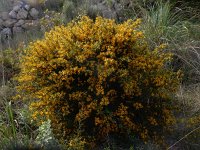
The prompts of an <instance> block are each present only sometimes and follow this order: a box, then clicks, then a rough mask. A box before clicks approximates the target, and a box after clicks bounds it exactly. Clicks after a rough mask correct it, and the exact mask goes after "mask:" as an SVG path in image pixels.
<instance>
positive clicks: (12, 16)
mask: <svg viewBox="0 0 200 150" xmlns="http://www.w3.org/2000/svg"><path fill="white" fill-rule="evenodd" d="M9 16H10V17H11V18H13V19H16V18H17V13H16V12H15V11H14V10H12V11H11V12H10V13H9Z"/></svg>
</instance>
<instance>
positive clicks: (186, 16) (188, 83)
mask: <svg viewBox="0 0 200 150" xmlns="http://www.w3.org/2000/svg"><path fill="white" fill-rule="evenodd" d="M95 2H96V1H91V0H82V1H75V0H60V1H56V3H55V1H52V0H48V1H46V2H45V3H43V4H42V5H40V6H39V7H40V8H41V10H43V14H44V16H45V15H48V16H49V17H43V18H41V30H40V31H38V30H32V31H27V32H24V33H22V34H20V35H18V37H14V38H13V39H9V40H8V41H7V43H8V44H6V45H5V44H3V43H0V50H1V53H0V62H1V66H0V82H1V88H0V111H1V115H0V149H17V148H18V149H20V148H21V149H22V148H27V147H28V148H29V149H31V148H33V149H34V148H35V149H41V148H43V149H51V148H52V149H55V148H56V149H84V146H85V144H86V142H88V140H87V139H85V138H84V136H83V134H82V133H83V131H82V129H84V128H82V124H79V125H78V124H77V125H76V132H74V134H73V135H72V136H70V137H69V139H68V140H67V141H65V140H59V138H58V136H57V135H56V134H53V133H55V132H53V129H54V128H53V127H54V126H52V125H53V124H54V123H52V121H53V120H51V119H50V120H48V119H47V120H46V121H44V122H43V123H39V124H38V122H35V121H34V119H33V117H32V116H31V113H30V111H29V105H30V103H29V102H31V101H33V100H34V99H30V97H29V99H28V101H27V102H24V101H22V99H23V98H24V96H27V94H26V95H25V93H24V91H22V92H21V93H20V95H18V94H19V93H18V94H16V93H17V92H16V86H17V85H18V82H17V81H16V80H14V79H13V77H14V76H15V75H17V74H18V73H19V72H20V65H19V64H20V62H21V61H22V56H23V55H24V53H25V50H29V49H30V48H27V46H28V45H29V44H28V43H29V42H30V41H32V42H34V41H36V40H37V39H41V38H43V37H44V32H48V31H50V30H51V29H52V28H54V26H56V25H62V24H67V23H69V22H70V21H71V20H72V19H76V20H78V18H80V16H83V15H87V16H90V17H91V18H93V19H94V18H95V17H96V16H98V15H102V12H101V9H98V8H97V7H95V5H94V3H95ZM106 2H107V3H106V4H107V5H108V6H111V4H112V1H106ZM120 2H121V4H128V5H122V6H123V7H122V9H121V11H120V14H121V16H120V17H119V16H118V17H116V18H113V19H115V20H116V22H118V23H122V22H123V21H126V20H127V19H136V18H141V20H142V23H141V25H140V26H139V28H138V30H140V31H142V32H143V33H144V40H145V41H146V42H147V44H148V46H149V49H151V50H152V49H154V48H155V47H158V46H159V45H161V44H162V43H165V44H167V47H166V48H165V52H167V53H168V52H171V53H173V54H174V55H173V61H171V62H169V61H168V63H165V67H166V68H168V69H170V70H172V71H174V72H177V71H178V70H179V69H181V70H182V72H183V80H182V82H181V84H180V85H179V87H178V90H177V92H176V93H175V94H171V93H168V94H170V97H171V98H172V99H173V100H172V101H171V103H170V104H169V108H170V110H173V111H172V112H173V115H174V116H175V118H176V123H175V124H173V125H171V126H170V127H171V128H173V129H174V130H173V131H172V132H171V133H170V134H164V135H163V136H164V138H165V141H164V142H165V143H166V147H167V148H168V149H174V148H178V149H186V150H189V149H199V148H200V143H199V139H200V110H199V108H200V107H199V106H200V94H199V93H200V43H199V41H200V12H199V7H200V5H199V2H198V0H196V1H195V0H194V2H193V3H191V1H187V0H184V1H178V2H177V1H175V0H174V1H172V0H171V1H167V0H165V1H164V0H163V1H156V2H155V1H151V0H144V1H140V0H123V1H120ZM10 6H11V1H5V0H0V11H5V10H8V9H9V8H10ZM47 8H48V11H47V10H46V9H47ZM55 16H56V17H55ZM63 30H64V29H63ZM52 32H53V31H52ZM61 35H62V34H61ZM123 38H124V37H123ZM49 42H51V41H49ZM153 60H154V61H156V59H153ZM38 64H39V61H38ZM147 78H148V76H147ZM167 79H169V78H167ZM23 83H24V82H23ZM130 85H131V84H130ZM146 98H149V97H148V96H147V97H146ZM13 99H17V100H13ZM139 102H140V101H139ZM84 106H85V105H84ZM142 106H143V104H142ZM173 106H176V108H174V107H173ZM85 107H86V106H85ZM138 107H139V106H138ZM141 112H142V110H141ZM129 113H130V112H129ZM127 116H128V115H127ZM91 117H92V116H91ZM144 117H148V116H147V115H145V116H144ZM158 117H159V116H158ZM139 119H141V118H139ZM145 120H147V119H145ZM83 126H84V124H83ZM154 129H155V131H159V130H161V129H162V128H160V127H157V128H154ZM138 133H142V132H140V131H138ZM126 135H127V138H126V139H128V140H124V141H123V139H121V138H120V136H116V135H107V136H104V137H105V139H104V140H103V143H101V144H100V145H99V146H98V148H99V149H162V147H161V145H160V144H158V143H155V142H154V140H153V138H152V137H150V139H149V140H148V141H145V142H144V141H143V140H141V137H139V136H137V132H135V131H134V132H129V133H128V134H126ZM19 139H20V140H19ZM119 141H122V142H119ZM91 144H92V142H91ZM98 148H97V149H98Z"/></svg>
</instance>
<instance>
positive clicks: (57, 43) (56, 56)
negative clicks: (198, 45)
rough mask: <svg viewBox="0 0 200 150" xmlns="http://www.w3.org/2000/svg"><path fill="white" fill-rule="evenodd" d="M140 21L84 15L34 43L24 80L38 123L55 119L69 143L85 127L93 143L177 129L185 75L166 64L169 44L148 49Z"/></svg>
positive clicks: (27, 53)
mask: <svg viewBox="0 0 200 150" xmlns="http://www.w3.org/2000/svg"><path fill="white" fill-rule="evenodd" d="M140 22H141V20H140V19H138V20H136V21H133V20H127V21H126V22H124V23H122V24H117V23H115V21H114V20H110V19H104V18H101V17H97V18H96V20H95V21H93V20H91V19H89V18H88V17H86V16H83V17H82V18H81V19H80V20H78V21H72V22H71V23H69V24H68V25H67V26H57V27H55V28H54V29H53V30H51V31H50V32H48V33H46V34H45V38H44V39H42V40H38V41H36V42H34V43H31V44H30V45H29V47H28V48H27V49H26V50H25V55H24V56H23V59H22V61H21V72H20V74H19V76H18V77H17V79H18V82H19V86H18V90H19V91H20V92H21V93H24V94H23V96H22V97H23V98H24V99H25V100H29V101H30V102H31V103H30V110H31V112H32V118H33V119H34V120H35V121H36V122H38V123H41V121H43V120H45V119H50V120H51V122H52V127H53V131H54V133H55V134H56V136H57V137H59V138H61V137H63V138H65V139H66V138H67V137H69V136H70V135H73V134H74V133H75V132H76V131H77V129H78V127H79V123H81V124H83V125H82V129H81V131H82V132H81V135H82V136H83V137H84V139H85V140H86V141H88V142H89V141H94V142H95V141H97V140H98V141H99V140H103V139H104V137H106V135H108V134H112V133H117V134H127V133H129V132H132V133H134V134H135V135H136V136H138V137H140V138H142V139H143V140H144V141H146V140H148V139H149V138H151V137H154V136H158V135H160V133H161V132H160V131H162V129H166V128H167V127H168V126H169V125H171V124H173V123H174V117H173V115H172V110H171V107H170V106H169V102H170V100H171V98H170V96H171V94H172V93H173V92H174V91H176V88H177V86H178V83H179V73H177V72H173V71H172V70H170V69H168V68H167V67H166V65H165V64H166V62H169V61H170V60H171V54H169V53H165V52H164V51H163V49H164V47H165V45H161V46H160V47H157V48H155V49H153V50H152V49H150V48H149V47H148V44H147V43H146V42H145V40H144V35H143V33H142V32H140V31H139V30H138V26H139V25H140ZM158 129H159V130H158Z"/></svg>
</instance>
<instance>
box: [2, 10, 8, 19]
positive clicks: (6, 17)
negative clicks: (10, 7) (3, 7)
mask: <svg viewBox="0 0 200 150" xmlns="http://www.w3.org/2000/svg"><path fill="white" fill-rule="evenodd" d="M0 15H1V18H2V19H3V20H7V19H8V18H9V13H8V12H1V14H0Z"/></svg>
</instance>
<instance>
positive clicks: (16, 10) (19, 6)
mask: <svg viewBox="0 0 200 150" xmlns="http://www.w3.org/2000/svg"><path fill="white" fill-rule="evenodd" d="M20 9H21V5H16V6H14V7H13V11H15V12H18V11H19V10H20Z"/></svg>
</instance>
